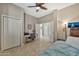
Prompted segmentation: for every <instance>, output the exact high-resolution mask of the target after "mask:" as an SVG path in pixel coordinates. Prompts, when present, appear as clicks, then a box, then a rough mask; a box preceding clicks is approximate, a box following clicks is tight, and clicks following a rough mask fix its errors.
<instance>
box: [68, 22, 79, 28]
mask: <svg viewBox="0 0 79 59" xmlns="http://www.w3.org/2000/svg"><path fill="white" fill-rule="evenodd" d="M74 27H79V22H70V23H68V28H74Z"/></svg>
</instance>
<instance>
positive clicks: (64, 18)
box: [57, 3, 79, 39]
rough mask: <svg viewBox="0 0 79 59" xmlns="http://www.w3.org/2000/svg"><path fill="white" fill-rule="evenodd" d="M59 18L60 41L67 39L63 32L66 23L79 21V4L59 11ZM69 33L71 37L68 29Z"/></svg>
mask: <svg viewBox="0 0 79 59" xmlns="http://www.w3.org/2000/svg"><path fill="white" fill-rule="evenodd" d="M57 18H58V21H57V24H58V25H57V29H58V30H57V31H58V39H65V34H64V31H63V28H64V22H71V21H79V4H78V3H77V4H74V5H71V6H69V7H66V8H63V9H61V10H59V11H58V16H57ZM67 32H68V33H67V35H68V36H69V29H67Z"/></svg>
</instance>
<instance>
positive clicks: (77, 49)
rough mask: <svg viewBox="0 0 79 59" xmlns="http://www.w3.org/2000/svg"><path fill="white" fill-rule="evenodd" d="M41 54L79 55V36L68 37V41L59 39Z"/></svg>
mask: <svg viewBox="0 0 79 59" xmlns="http://www.w3.org/2000/svg"><path fill="white" fill-rule="evenodd" d="M39 55H40V56H79V37H68V38H67V41H57V42H55V43H54V44H52V45H51V47H49V48H48V49H46V50H44V51H42V52H40V54H39Z"/></svg>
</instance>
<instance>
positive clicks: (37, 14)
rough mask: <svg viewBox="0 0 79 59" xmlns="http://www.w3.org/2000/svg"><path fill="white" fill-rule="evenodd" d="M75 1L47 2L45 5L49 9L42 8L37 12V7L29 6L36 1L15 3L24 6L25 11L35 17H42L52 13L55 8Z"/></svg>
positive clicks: (60, 7) (63, 6)
mask: <svg viewBox="0 0 79 59" xmlns="http://www.w3.org/2000/svg"><path fill="white" fill-rule="evenodd" d="M72 4H73V3H45V4H44V6H45V7H47V8H48V10H42V9H40V10H39V12H36V8H28V7H27V6H33V5H35V4H34V3H15V5H17V6H20V7H22V8H24V10H25V12H26V13H27V14H29V15H32V16H34V17H37V18H40V17H42V16H45V15H47V14H50V13H51V12H53V10H55V9H58V10H60V9H62V8H65V7H67V6H70V5H72Z"/></svg>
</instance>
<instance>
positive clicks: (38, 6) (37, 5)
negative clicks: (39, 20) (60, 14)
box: [28, 3, 47, 12]
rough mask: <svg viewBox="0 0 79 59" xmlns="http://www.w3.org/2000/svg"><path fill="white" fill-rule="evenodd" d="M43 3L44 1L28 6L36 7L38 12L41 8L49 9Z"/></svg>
mask: <svg viewBox="0 0 79 59" xmlns="http://www.w3.org/2000/svg"><path fill="white" fill-rule="evenodd" d="M43 5H44V3H35V6H28V7H29V8H32V7H36V12H38V11H39V9H43V10H47V8H46V7H45V6H43Z"/></svg>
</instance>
